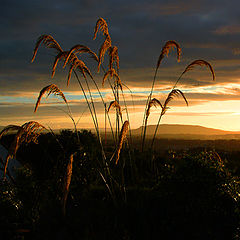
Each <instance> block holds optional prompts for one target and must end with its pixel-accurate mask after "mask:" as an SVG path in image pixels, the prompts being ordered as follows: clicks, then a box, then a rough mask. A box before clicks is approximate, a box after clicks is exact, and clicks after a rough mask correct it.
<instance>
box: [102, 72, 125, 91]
mask: <svg viewBox="0 0 240 240" xmlns="http://www.w3.org/2000/svg"><path fill="white" fill-rule="evenodd" d="M109 75H110V77H111V78H113V77H115V79H116V83H117V84H118V85H119V86H120V88H121V89H122V88H123V86H122V82H121V79H120V77H119V75H118V74H117V73H116V71H115V69H114V68H111V69H109V70H108V71H107V72H106V73H105V74H104V76H103V81H102V86H103V87H104V83H105V81H106V79H107V77H108V76H109Z"/></svg>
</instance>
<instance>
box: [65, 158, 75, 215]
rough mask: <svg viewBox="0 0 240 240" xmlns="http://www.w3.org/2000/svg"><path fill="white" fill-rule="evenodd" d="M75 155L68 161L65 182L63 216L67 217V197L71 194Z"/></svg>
mask: <svg viewBox="0 0 240 240" xmlns="http://www.w3.org/2000/svg"><path fill="white" fill-rule="evenodd" d="M73 155H74V154H71V155H70V157H69V159H68V164H67V169H66V173H65V176H64V180H63V196H62V213H63V216H65V215H66V203H67V197H68V192H69V187H70V183H71V178H72V164H73Z"/></svg>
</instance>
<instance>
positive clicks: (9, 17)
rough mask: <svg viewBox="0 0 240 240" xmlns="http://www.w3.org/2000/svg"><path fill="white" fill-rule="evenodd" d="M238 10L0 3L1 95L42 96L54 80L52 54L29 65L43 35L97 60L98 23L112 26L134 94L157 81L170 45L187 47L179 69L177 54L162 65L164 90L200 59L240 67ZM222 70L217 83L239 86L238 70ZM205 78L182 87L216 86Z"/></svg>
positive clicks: (209, 5) (214, 5) (205, 4)
mask: <svg viewBox="0 0 240 240" xmlns="http://www.w3.org/2000/svg"><path fill="white" fill-rule="evenodd" d="M239 5H240V4H239V2H238V1H235V0H231V1H223V0H218V1H216V0H215V1H207V0H206V1H203V0H199V1H189V0H184V1H181V2H179V1H177V0H173V1H169V0H168V1H167V0H166V1H159V0H158V1H143V0H138V1H136V0H135V1H126V0H123V1H119V0H118V1H117V0H111V1H110V0H109V1H107V0H104V1H96V0H85V1H74V0H71V1H63V0H58V1H54V0H53V1H47V0H42V1H32V0H23V1H19V0H11V1H9V0H7V1H1V10H2V11H1V15H0V29H1V39H0V88H1V89H2V90H4V92H5V94H6V92H7V91H10V90H11V91H13V90H21V91H23V90H24V91H34V90H35V91H38V90H39V88H41V87H43V86H44V85H45V84H48V83H49V82H51V81H55V80H56V79H54V80H51V78H50V69H51V66H52V62H53V60H54V54H55V53H54V51H52V50H49V49H47V50H45V49H44V48H40V49H39V52H38V55H37V59H36V62H35V63H34V64H32V65H31V64H30V59H31V56H32V51H33V48H34V44H35V41H36V39H37V37H38V36H39V35H41V34H43V33H47V34H51V35H53V36H54V37H55V38H56V40H57V41H59V43H60V44H61V46H62V47H63V48H64V49H69V48H70V47H71V46H73V45H75V44H77V43H82V44H86V45H88V46H90V47H91V48H92V49H93V50H94V51H96V52H97V49H98V47H99V46H100V44H101V43H102V40H103V39H102V37H101V36H99V37H98V38H97V40H96V41H93V40H92V37H93V28H94V25H95V22H96V20H97V19H98V18H99V17H103V18H105V19H106V20H107V22H108V24H109V31H110V34H111V37H112V41H113V44H116V45H117V46H118V47H119V54H120V61H121V62H120V67H121V73H123V78H124V79H125V81H126V82H127V83H129V84H130V85H132V86H139V87H140V86H142V87H145V86H147V85H148V84H147V83H148V82H149V81H152V75H153V68H154V66H155V65H156V61H157V58H158V56H159V53H160V51H161V48H162V46H163V45H164V43H165V41H167V40H170V39H174V40H176V41H177V42H179V43H180V45H181V46H182V48H183V58H182V60H183V61H182V63H180V64H178V65H177V64H176V61H175V52H174V53H171V54H170V57H169V58H168V59H164V63H163V65H162V68H163V69H162V72H161V74H162V75H161V74H160V76H159V79H160V80H161V83H162V84H166V85H167V84H171V83H172V82H173V81H174V80H175V79H176V77H177V76H178V75H179V74H180V73H181V71H182V70H183V69H184V67H185V66H186V65H187V64H188V63H190V61H192V60H194V59H196V58H200V59H206V60H209V61H210V62H211V61H213V62H216V61H218V60H223V59H224V60H229V61H234V60H235V61H238V60H239V63H240V59H239V56H238V54H239V48H240V46H239V42H240V34H239V29H240V28H239V24H238V22H239V20H240V15H239V13H238V9H239ZM233 6H234V7H233ZM229 35H230V36H231V37H229ZM216 64H217V63H216ZM224 68H226V66H222V67H221V66H218V65H216V75H217V82H219V81H220V82H225V81H226V82H231V81H232V82H236V81H237V78H236V74H238V73H239V72H238V67H237V64H235V65H234V66H231V69H230V67H229V68H228V69H224ZM146 69H147V70H146ZM175 69H176V72H175ZM145 70H146V71H145ZM58 71H59V70H58ZM169 71H170V72H169ZM66 74H67V73H66V72H65V71H64V72H63V71H59V72H58V74H57V75H56V78H57V80H56V81H58V82H59V81H60V84H62V85H63V83H65V80H64V78H66ZM200 74H201V73H200ZM202 74H203V75H204V76H203V75H201V76H202V78H201V79H200V80H199V78H198V77H197V75H196V74H195V75H194V74H192V75H190V74H189V75H188V78H185V79H183V81H182V84H185V85H188V86H190V85H191V84H193V85H196V86H197V85H200V86H201V85H208V84H214V83H212V81H211V80H210V77H209V75H208V73H206V72H204V73H202ZM97 76H98V78H99V79H100V75H97ZM226 77H227V78H228V79H226ZM99 81H100V80H99ZM71 84H73V82H72V83H71ZM75 87H76V85H73V86H70V90H74V89H75ZM2 94H3V93H2Z"/></svg>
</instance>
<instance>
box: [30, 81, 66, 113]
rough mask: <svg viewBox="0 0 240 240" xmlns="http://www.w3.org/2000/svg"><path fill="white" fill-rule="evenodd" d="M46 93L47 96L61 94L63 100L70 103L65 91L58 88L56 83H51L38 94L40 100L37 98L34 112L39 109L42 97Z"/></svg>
mask: <svg viewBox="0 0 240 240" xmlns="http://www.w3.org/2000/svg"><path fill="white" fill-rule="evenodd" d="M45 93H47V97H48V96H49V95H50V94H54V95H56V96H60V97H61V98H62V99H63V101H64V102H65V103H66V104H68V103H67V99H66V98H65V96H64V94H63V92H62V91H61V90H60V89H59V88H58V86H57V85H55V84H50V85H48V86H46V87H44V88H43V89H42V90H41V91H40V93H39V96H38V100H37V102H36V105H35V109H34V112H36V111H37V109H38V107H39V105H40V102H41V99H42V97H43V95H44V94H45Z"/></svg>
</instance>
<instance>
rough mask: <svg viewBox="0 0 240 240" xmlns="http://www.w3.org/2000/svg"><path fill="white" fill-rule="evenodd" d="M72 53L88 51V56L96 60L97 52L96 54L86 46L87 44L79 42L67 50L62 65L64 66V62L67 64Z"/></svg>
mask: <svg viewBox="0 0 240 240" xmlns="http://www.w3.org/2000/svg"><path fill="white" fill-rule="evenodd" d="M73 53H75V54H81V53H88V54H90V56H91V57H92V58H93V59H94V60H95V61H97V62H98V56H97V54H96V53H95V52H93V51H92V50H91V49H90V48H89V47H87V46H84V45H81V44H77V45H75V46H73V47H72V48H71V49H70V50H69V52H68V54H67V57H66V59H65V62H64V65H63V67H65V66H66V64H67V62H68V60H69V58H70V56H72V54H73Z"/></svg>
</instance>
